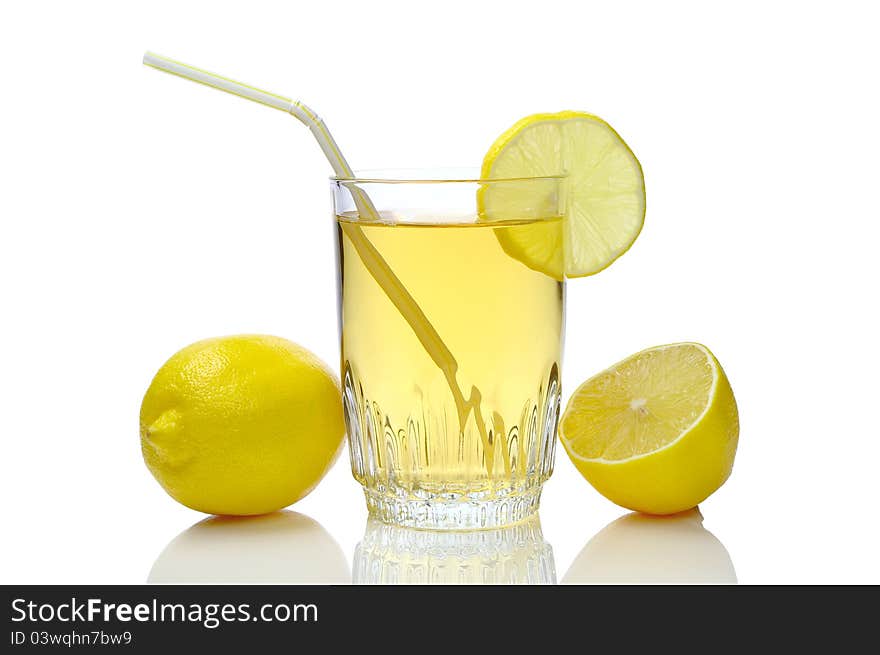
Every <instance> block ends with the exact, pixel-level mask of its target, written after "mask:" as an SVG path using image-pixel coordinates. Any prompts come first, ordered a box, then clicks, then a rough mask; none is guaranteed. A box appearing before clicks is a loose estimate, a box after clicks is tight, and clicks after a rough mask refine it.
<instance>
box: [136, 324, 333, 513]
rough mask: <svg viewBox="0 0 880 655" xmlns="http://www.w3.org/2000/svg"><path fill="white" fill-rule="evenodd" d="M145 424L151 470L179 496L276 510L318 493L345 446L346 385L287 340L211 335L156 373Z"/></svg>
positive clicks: (237, 508) (218, 506) (201, 505)
mask: <svg viewBox="0 0 880 655" xmlns="http://www.w3.org/2000/svg"><path fill="white" fill-rule="evenodd" d="M140 431H141V449H142V451H143V455H144V460H145V461H146V463H147V467H148V468H149V469H150V471H151V472H152V473H153V475H154V476H155V478H156V480H158V481H159V484H161V485H162V486H163V487H164V488H165V491H167V492H168V493H169V494H170V495H171V496H172V497H173V498H174V499H175V500H177V501H179V502H181V503H183V504H184V505H186V506H187V507H191V508H193V509H196V510H199V511H201V512H206V513H209V514H235V515H247V514H263V513H266V512H272V511H274V510H277V509H280V508H282V507H286V506H288V505H290V504H291V503H293V502H295V501H297V500H299V499H300V498H302V497H303V496H305V495H306V494H307V493H309V491H311V490H312V488H314V486H315V485H316V484H317V483H318V482H319V481H320V479H321V478H322V477H323V475H324V473H326V472H327V470H328V469H329V468H330V465H331V464H332V463H333V461H334V459H335V458H336V455H337V454H338V453H339V450H340V447H341V445H342V437H343V434H344V426H343V422H342V401H341V396H340V390H339V382H338V381H337V380H336V378H335V377H334V376H333V374H332V373H331V371H330V369H329V368H327V366H326V365H325V364H324V363H323V362H321V360H320V359H318V358H317V357H315V356H314V355H313V354H311V353H310V352H308V351H307V350H305V349H304V348H301V347H300V346H298V345H296V344H295V343H291V342H290V341H287V340H285V339H281V338H279V337H270V336H259V335H242V336H234V337H220V338H215V339H206V340H204V341H199V342H197V343H194V344H192V345H190V346H187V347H186V348H184V349H183V350H181V351H180V352H178V353H177V354H175V355H174V356H173V357H171V359H169V360H168V361H167V362H165V364H164V366H162V368H161V369H160V370H159V372H158V373H157V374H156V377H155V378H153V382H152V384H150V388H149V389H148V390H147V393H146V395H145V396H144V400H143V404H142V405H141V416H140Z"/></svg>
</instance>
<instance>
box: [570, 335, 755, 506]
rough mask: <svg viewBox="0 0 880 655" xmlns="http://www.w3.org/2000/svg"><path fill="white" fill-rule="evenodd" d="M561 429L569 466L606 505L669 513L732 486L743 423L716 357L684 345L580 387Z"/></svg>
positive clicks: (647, 354) (643, 355)
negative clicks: (726, 483) (730, 480)
mask: <svg viewBox="0 0 880 655" xmlns="http://www.w3.org/2000/svg"><path fill="white" fill-rule="evenodd" d="M559 430H560V439H561V441H562V444H563V445H564V446H565V450H566V452H567V453H568V455H569V457H571V461H572V462H573V463H574V465H575V466H576V467H577V469H578V470H579V471H580V472H581V474H582V475H583V476H584V477H585V478H586V479H587V481H588V482H589V483H590V484H592V485H593V486H594V487H595V488H596V490H597V491H599V493H601V494H602V495H603V496H605V497H606V498H608V499H609V500H611V501H613V502H615V503H617V504H618V505H621V506H623V507H627V508H629V509H633V510H637V511H641V512H647V513H649V514H673V513H675V512H681V511H684V510H686V509H690V508H691V507H694V506H696V505H697V504H699V503H700V502H702V501H703V500H705V499H706V498H707V497H708V496H709V495H710V494H712V493H713V492H714V491H715V490H716V489H718V488H719V487H720V486H721V485H722V484H723V483H724V481H725V480H727V478H728V476H729V475H730V471H731V469H732V467H733V458H734V455H735V454H736V446H737V441H738V438H739V415H738V412H737V407H736V401H735V399H734V397H733V391H732V390H731V388H730V383H729V382H728V380H727V376H726V375H725V374H724V371H723V370H722V368H721V365H720V364H719V363H718V360H717V359H715V356H714V355H712V353H711V352H710V351H709V349H708V348H706V347H705V346H702V345H700V344H696V343H679V344H672V345H668V346H658V347H656V348H650V349H648V350H643V351H642V352H640V353H637V354H635V355H632V356H631V357H629V358H628V359H625V360H623V361H622V362H619V363H618V364H615V365H614V366H612V367H611V368H609V369H607V370H605V371H603V372H602V373H599V374H598V375H596V376H594V377H592V378H590V379H589V380H587V381H586V382H584V383H583V384H582V385H581V386H580V387H578V389H577V391H575V392H574V394H573V395H572V397H571V399H570V400H569V402H568V406H567V407H566V409H565V413H564V414H563V416H562V421H561V422H560V426H559Z"/></svg>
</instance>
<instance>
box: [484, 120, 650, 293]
mask: <svg viewBox="0 0 880 655" xmlns="http://www.w3.org/2000/svg"><path fill="white" fill-rule="evenodd" d="M554 175H564V179H563V180H562V181H561V183H560V184H561V185H562V187H563V188H562V199H561V200H562V203H561V204H562V207H561V210H562V211H561V213H562V214H563V221H562V230H561V233H560V230H559V229H558V228H556V229H553V228H551V227H549V226H548V225H542V224H541V222H532V223H525V224H523V225H519V226H515V227H512V228H510V227H509V228H506V229H504V230H496V235H497V236H498V240H499V242H500V243H501V246H502V248H504V251H505V252H507V254H508V255H510V256H511V257H514V258H515V259H518V260H519V261H521V262H522V263H523V264H525V265H526V266H528V267H529V268H531V269H534V270H537V271H541V272H543V273H546V274H547V275H550V276H552V277H554V278H556V279H560V280H561V279H563V277H584V276H587V275H593V274H595V273H598V272H599V271H601V270H602V269H604V268H607V267H608V266H609V265H611V263H612V262H613V261H614V260H615V259H617V258H618V257H620V256H621V255H622V254H623V253H625V252H626V251H627V250H628V249H629V247H630V246H631V245H632V244H633V242H634V241H635V240H636V237H637V236H638V235H639V232H640V231H641V229H642V225H643V224H644V221H645V181H644V177H643V176H642V167H641V165H640V164H639V161H638V160H637V159H636V157H635V155H634V154H633V153H632V150H630V149H629V146H627V145H626V143H625V142H624V141H623V139H621V138H620V136H619V135H618V134H617V132H615V131H614V129H613V128H612V127H611V126H610V125H609V124H608V123H606V122H605V121H603V120H602V119H601V118H598V117H597V116H593V115H592V114H587V113H584V112H578V111H562V112H559V113H555V114H534V115H532V116H527V117H526V118H523V119H522V120H520V121H519V122H517V123H516V124H515V125H513V127H511V128H510V129H509V130H507V131H506V132H504V134H502V135H501V136H500V137H498V139H496V141H495V143H494V144H492V147H491V148H489V152H488V153H487V154H486V157H485V158H484V160H483V167H482V170H481V177H482V178H484V179H492V178H525V177H542V176H554ZM525 193H529V190H527V188H526V187H519V188H517V187H516V186H515V185H492V184H487V185H485V186H484V187H483V188H481V189H480V192H479V194H478V198H477V203H478V209H479V215H480V218H481V219H482V220H504V219H511V218H516V214H517V211H518V209H517V208H519V207H523V206H525V205H526V204H527V202H528V201H527V199H525V198H523V197H522V194H525ZM560 251H562V252H560Z"/></svg>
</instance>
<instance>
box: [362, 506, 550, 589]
mask: <svg viewBox="0 0 880 655" xmlns="http://www.w3.org/2000/svg"><path fill="white" fill-rule="evenodd" d="M353 568H354V583H355V584H555V583H556V569H555V567H554V564H553V549H552V548H551V547H550V544H548V543H547V542H546V541H544V536H543V535H542V534H541V523H540V521H539V520H538V517H537V516H535V517H533V518H531V519H529V520H527V521H524V522H523V523H518V524H516V525H512V526H508V527H506V528H496V529H493V530H474V531H468V532H455V531H431V530H414V529H412V528H402V527H399V526H395V525H388V524H384V523H381V522H380V521H378V520H376V519H369V520H368V521H367V529H366V532H365V533H364V538H363V540H362V541H361V542H360V543H359V544H358V545H357V548H356V549H355V553H354V567H353Z"/></svg>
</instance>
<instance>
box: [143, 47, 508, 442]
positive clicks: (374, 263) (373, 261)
mask: <svg viewBox="0 0 880 655" xmlns="http://www.w3.org/2000/svg"><path fill="white" fill-rule="evenodd" d="M144 64H146V65H147V66H151V67H152V68H156V69H158V70H160V71H163V72H165V73H170V74H172V75H177V76H178V77H183V78H185V79H187V80H190V81H192V82H198V83H199V84H204V85H206V86H210V87H213V88H215V89H219V90H220V91H225V92H226V93H231V94H232V95H236V96H238V97H240V98H245V99H246V100H251V101H253V102H257V103H259V104H261V105H265V106H267V107H271V108H272V109H279V110H281V111H284V112H287V113H289V114H291V115H293V116H295V117H296V118H297V119H298V120H300V121H301V122H302V123H304V124H305V125H306V126H307V127H308V128H309V130H311V132H312V134H313V135H314V137H315V139H316V140H317V142H318V145H320V146H321V150H323V151H324V155H326V157H327V160H328V161H329V162H330V166H331V167H332V168H333V172H335V173H336V176H337V177H339V178H347V179H353V178H354V173H353V172H352V169H351V166H349V165H348V162H347V161H345V157H343V155H342V151H340V150H339V146H337V145H336V141H335V140H334V139H333V136H332V135H331V134H330V130H328V129H327V126H326V125H324V121H322V120H321V119H320V118H319V117H318V115H317V114H316V113H315V112H314V111H312V110H311V109H309V108H308V107H307V106H306V105H305V104H303V103H302V102H299V101H298V100H291V99H290V98H287V97H285V96H282V95H278V94H277V93H270V92H268V91H263V90H262V89H258V88H256V87H253V86H250V85H248V84H242V83H241V82H236V81H235V80H231V79H229V78H228V77H223V76H222V75H216V74H214V73H209V72H208V71H205V70H202V69H201V68H195V67H194V66H189V65H187V64H184V63H181V62H179V61H175V60H174V59H169V58H168V57H162V56H160V55H157V54H155V53H152V52H147V53H145V54H144ZM346 186H347V187H348V188H349V190H350V191H351V192H352V196H353V198H354V202H355V205H357V208H358V212H359V214H360V215H361V216H366V217H368V218H370V219H372V220H378V218H379V213H378V212H377V211H376V208H375V207H374V206H373V203H372V202H370V199H369V197H367V194H366V193H364V192H363V190H361V189H360V188H358V187H357V186H355V185H354V184H348V185H346ZM340 226H341V228H342V229H343V230H344V231H345V233H346V235H348V237H349V239H350V241H351V243H352V245H353V246H354V248H355V250H356V251H357V253H358V256H359V257H360V258H361V261H362V262H363V264H364V266H365V267H366V268H367V270H368V271H369V272H370V275H372V276H373V278H374V279H375V280H376V282H377V283H378V284H379V286H380V287H381V288H382V290H383V291H384V292H385V295H386V296H388V298H389V300H391V302H392V303H394V306H395V307H396V308H397V310H398V311H399V312H400V314H401V315H402V316H403V317H404V319H405V320H406V322H407V323H408V324H409V326H410V328H412V331H413V332H414V333H415V335H416V337H417V338H418V339H419V341H420V342H421V344H422V346H423V347H424V348H425V350H426V351H427V353H428V355H429V356H430V357H431V359H432V360H434V363H435V364H437V366H438V367H439V368H440V370H441V371H442V372H443V375H444V377H445V378H446V381H447V383H448V385H449V389H450V391H451V392H452V396H453V400H454V401H455V405H456V408H457V410H458V419H459V426H460V429H461V430H462V431H464V429H465V428H464V426H465V422H466V421H467V417H468V414H470V412H474V417H475V419H476V423H477V428H478V430H479V432H480V437H481V439H482V440H483V443H484V445H485V446H486V449H487V453H490V452H491V450H489V448H488V436H487V434H486V425H485V421H484V420H483V417H482V414H481V411H480V392H479V390H478V389H477V388H476V387H472V388H471V393H470V397H468V398H466V397H465V395H464V393H463V391H462V389H461V387H460V386H459V385H458V380H457V379H456V373H457V372H458V362H456V360H455V357H454V356H453V355H452V352H451V351H450V350H449V348H448V347H447V346H446V344H445V343H444V342H443V339H441V338H440V335H439V334H437V331H436V330H435V329H434V326H433V325H431V322H430V321H429V320H428V317H427V316H425V314H424V312H423V311H422V309H421V307H419V305H418V303H416V301H415V299H414V298H413V297H412V295H410V293H409V291H408V290H407V289H406V287H405V286H404V285H403V283H402V282H401V281H400V278H398V277H397V275H395V273H394V271H393V270H391V267H390V266H388V263H387V262H386V261H385V259H384V258H383V257H382V255H381V254H380V253H379V251H378V250H377V249H376V247H375V246H374V245H373V244H372V243H370V240H369V239H368V238H367V237H366V235H365V234H364V232H363V230H361V228H360V226H359V225H357V223H351V222H341V221H340ZM488 457H489V458H490V459H491V457H492V456H491V455H489V456H488Z"/></svg>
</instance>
